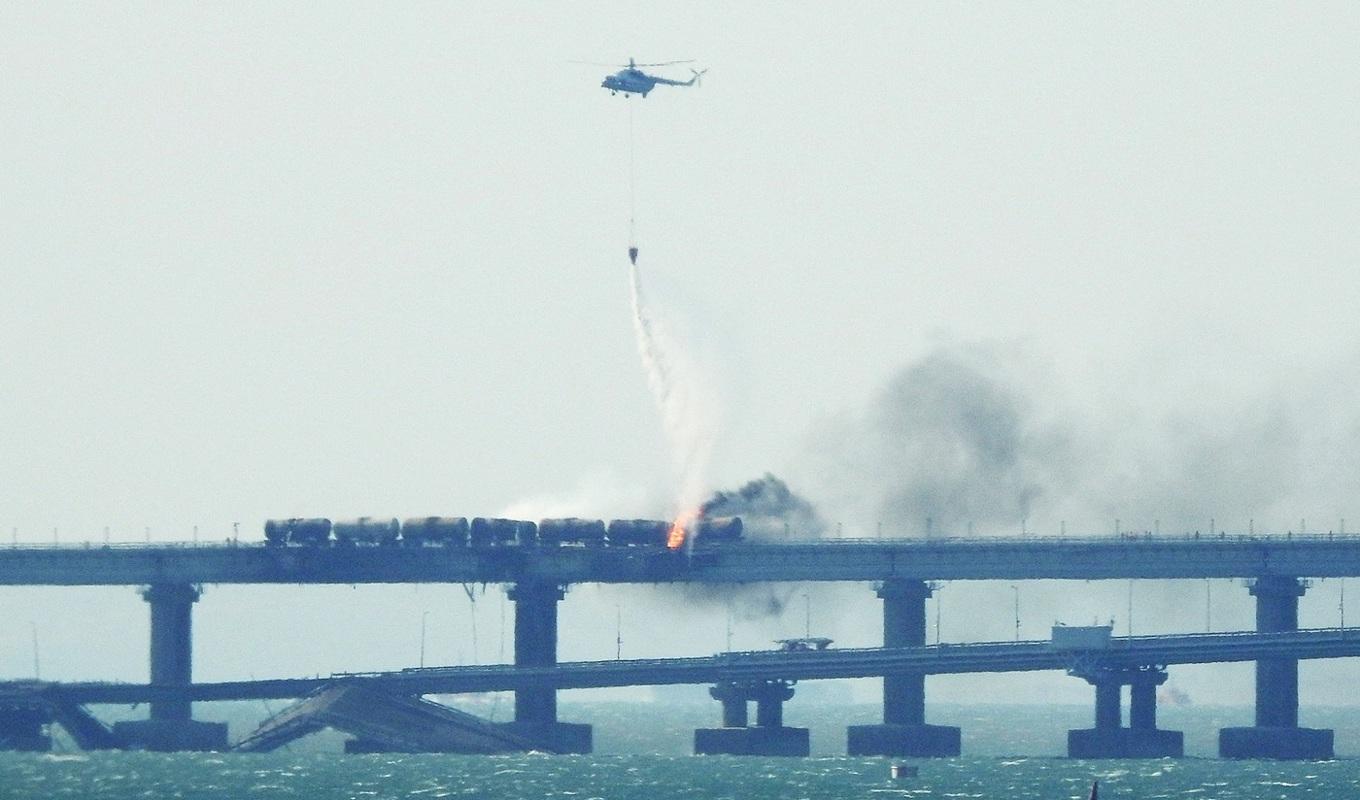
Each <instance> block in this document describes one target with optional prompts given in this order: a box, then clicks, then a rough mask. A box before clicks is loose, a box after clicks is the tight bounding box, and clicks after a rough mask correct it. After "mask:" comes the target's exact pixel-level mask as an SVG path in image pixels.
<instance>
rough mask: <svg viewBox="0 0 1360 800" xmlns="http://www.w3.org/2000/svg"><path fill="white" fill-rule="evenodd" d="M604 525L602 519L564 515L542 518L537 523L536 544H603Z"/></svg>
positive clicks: (592, 545) (593, 545) (547, 545)
mask: <svg viewBox="0 0 1360 800" xmlns="http://www.w3.org/2000/svg"><path fill="white" fill-rule="evenodd" d="M604 537H605V526H604V520H602V519H580V518H579V517H564V518H561V519H544V520H539V523H538V544H539V546H541V547H557V546H558V545H563V544H572V545H585V546H586V547H598V546H600V545H602V544H604Z"/></svg>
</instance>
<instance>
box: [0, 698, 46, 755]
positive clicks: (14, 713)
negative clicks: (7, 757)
mask: <svg viewBox="0 0 1360 800" xmlns="http://www.w3.org/2000/svg"><path fill="white" fill-rule="evenodd" d="M51 721H52V720H51V717H50V715H49V714H48V713H47V711H46V710H45V709H42V708H39V707H36V706H25V705H6V706H4V707H0V750H17V751H20V752H28V753H45V752H47V751H48V750H51V749H52V737H51V736H50V735H49V734H48V733H47V724H48V723H49V722H51Z"/></svg>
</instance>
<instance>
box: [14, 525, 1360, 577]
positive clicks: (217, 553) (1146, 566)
mask: <svg viewBox="0 0 1360 800" xmlns="http://www.w3.org/2000/svg"><path fill="white" fill-rule="evenodd" d="M1262 575H1288V576H1298V577H1316V578H1323V577H1351V576H1357V575H1360V536H1335V537H1333V536H1313V537H1301V536H1296V537H1291V538H1285V537H1280V536H1275V537H1223V538H1208V537H1205V538H1173V537H1161V538H1115V537H1107V538H1084V539H1042V538H1026V539H1019V538H1016V539H1000V538H974V539H943V540H920V539H913V540H908V539H869V540H851V539H839V540H821V541H815V542H810V541H788V542H764V543H756V542H743V543H740V544H728V545H719V546H712V547H702V546H701V547H697V548H695V550H694V551H693V552H688V553H687V552H670V551H666V550H660V549H651V548H632V547H600V548H583V547H560V548H532V549H520V548H517V547H502V548H495V549H488V550H473V549H468V548H439V547H424V548H404V547H318V548H310V547H266V546H264V545H262V544H238V545H232V544H215V545H187V544H180V545H114V546H108V545H103V546H101V545H86V546H63V547H57V546H47V547H40V546H18V547H7V548H0V585H14V586H18V585H29V586H33V585H59V586H95V585H144V584H152V583H195V584H202V583H349V584H357V583H473V582H475V583H482V582H487V583H497V582H513V581H522V580H541V581H555V582H559V583H668V582H708V583H728V582H734V583H741V582H753V581H879V580H886V579H889V578H919V579H923V580H1025V579H1044V578H1053V579H1076V580H1090V579H1102V578H1250V577H1259V576H1262Z"/></svg>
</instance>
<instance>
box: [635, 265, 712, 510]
mask: <svg viewBox="0 0 1360 800" xmlns="http://www.w3.org/2000/svg"><path fill="white" fill-rule="evenodd" d="M629 277H630V289H631V298H632V305H633V331H634V333H635V334H636V336H637V346H638V354H639V355H640V356H641V358H642V366H643V368H644V369H645V370H646V372H647V384H648V386H649V387H650V388H651V390H652V396H653V397H654V398H655V400H656V404H657V407H658V409H660V411H661V419H662V425H663V427H664V428H665V431H666V438H667V439H668V440H669V443H670V447H671V453H672V456H673V458H674V460H675V467H676V470H677V472H678V473H679V478H680V487H679V494H678V496H677V498H676V501H677V506H678V508H679V509H680V510H681V511H682V512H684V511H686V510H690V509H695V508H697V507H698V504H699V500H700V499H701V498H702V497H703V494H704V491H705V486H704V473H705V470H706V469H707V467H708V459H709V455H710V453H711V451H712V441H713V431H712V424H711V419H708V417H709V416H710V415H708V414H705V413H704V410H703V408H702V403H701V402H700V398H699V397H698V395H697V392H698V390H699V388H700V385H701V382H700V381H698V380H696V379H695V378H694V375H693V369H692V368H691V367H690V365H689V364H688V362H687V361H685V360H684V358H683V353H682V351H681V350H680V348H679V347H678V346H677V345H676V344H675V343H674V342H673V341H672V340H671V338H670V337H668V336H667V335H666V333H665V330H664V328H662V327H661V326H660V325H658V324H657V322H656V320H655V319H653V317H652V316H651V315H650V314H649V312H648V310H647V304H646V300H645V299H644V297H643V293H642V279H641V275H640V271H639V270H638V268H637V265H633V266H632V267H630V268H629Z"/></svg>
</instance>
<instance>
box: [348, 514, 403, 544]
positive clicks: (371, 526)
mask: <svg viewBox="0 0 1360 800" xmlns="http://www.w3.org/2000/svg"><path fill="white" fill-rule="evenodd" d="M331 530H332V531H333V532H334V533H335V543H336V544H345V545H354V544H367V545H393V544H396V543H397V536H398V535H399V534H400V533H401V523H400V522H397V521H396V520H395V519H391V518H386V519H379V518H377V517H359V518H358V519H348V520H341V521H340V522H337V523H335V524H334V525H333V526H332V527H331Z"/></svg>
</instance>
